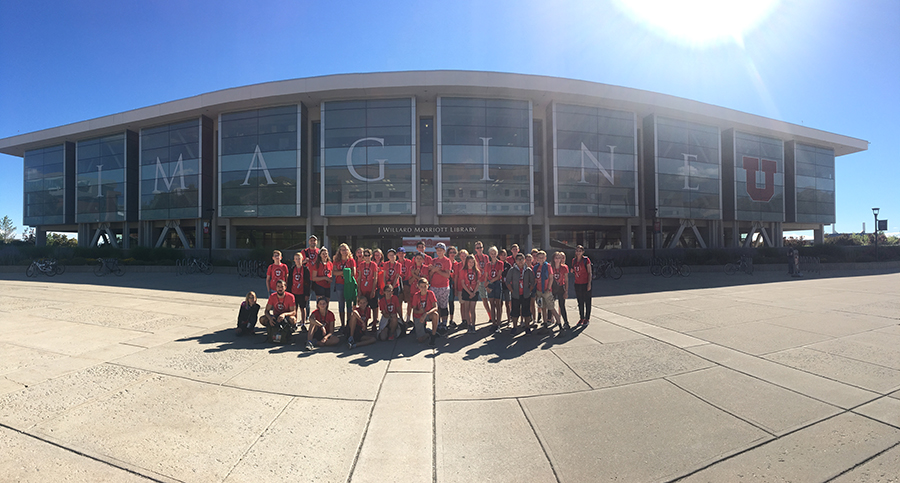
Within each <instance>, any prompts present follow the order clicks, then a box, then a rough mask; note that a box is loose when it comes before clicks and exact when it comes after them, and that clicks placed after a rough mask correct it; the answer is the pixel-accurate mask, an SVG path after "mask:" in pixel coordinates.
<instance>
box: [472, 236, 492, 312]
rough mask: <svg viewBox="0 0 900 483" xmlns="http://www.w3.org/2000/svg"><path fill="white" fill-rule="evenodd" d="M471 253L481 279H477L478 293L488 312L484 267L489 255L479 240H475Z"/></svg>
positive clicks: (489, 310) (488, 304)
mask: <svg viewBox="0 0 900 483" xmlns="http://www.w3.org/2000/svg"><path fill="white" fill-rule="evenodd" d="M472 255H474V256H475V261H476V262H478V270H479V271H480V273H481V280H479V281H478V295H479V296H480V297H481V303H482V304H483V305H484V311H485V312H487V313H488V314H490V313H491V307H490V303H489V302H488V283H487V279H486V278H485V277H486V276H487V271H486V269H485V267H486V266H487V263H488V260H490V258H491V257H489V256H488V254H487V253H484V243H482V242H481V241H476V242H475V253H473V254H472Z"/></svg>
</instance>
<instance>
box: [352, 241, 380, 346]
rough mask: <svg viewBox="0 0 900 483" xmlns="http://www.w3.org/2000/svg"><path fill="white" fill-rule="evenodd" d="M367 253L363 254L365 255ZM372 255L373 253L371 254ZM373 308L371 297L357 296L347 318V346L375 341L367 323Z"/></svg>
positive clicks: (363, 344) (362, 344) (364, 344)
mask: <svg viewBox="0 0 900 483" xmlns="http://www.w3.org/2000/svg"><path fill="white" fill-rule="evenodd" d="M365 256H366V255H365V254H363V257H365ZM369 256H370V257H371V256H372V255H371V253H370V254H369ZM371 316H372V310H371V309H370V308H369V298H368V297H366V296H365V295H362V294H360V295H359V297H357V298H356V307H355V308H354V309H353V311H352V312H350V317H348V320H347V346H348V348H350V349H356V348H357V347H362V346H366V345H369V344H374V343H375V338H374V337H372V336H371V335H368V334H367V333H366V325H367V324H368V322H369V317H371Z"/></svg>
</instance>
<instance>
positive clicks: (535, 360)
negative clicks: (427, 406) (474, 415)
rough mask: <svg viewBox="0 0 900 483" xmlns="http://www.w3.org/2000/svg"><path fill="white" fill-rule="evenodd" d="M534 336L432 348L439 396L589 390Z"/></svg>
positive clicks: (502, 336) (505, 335) (484, 396)
mask: <svg viewBox="0 0 900 483" xmlns="http://www.w3.org/2000/svg"><path fill="white" fill-rule="evenodd" d="M542 344H543V343H542V341H541V339H539V338H537V336H535V335H532V336H523V335H520V336H518V337H515V338H514V337H512V336H511V335H510V334H508V333H502V334H500V335H498V336H488V337H486V338H484V339H481V342H480V343H478V344H476V345H473V346H471V347H468V348H467V349H464V350H460V351H457V352H444V351H443V350H440V349H439V350H438V351H437V357H436V358H435V387H436V391H437V399H438V400H447V399H489V398H502V397H520V396H533V395H538V394H559V393H566V392H573V391H583V390H587V389H590V386H588V385H587V384H586V383H585V382H584V381H582V380H581V378H580V377H578V375H576V374H575V372H573V371H572V370H571V369H570V368H569V367H567V366H566V364H565V363H564V362H563V361H562V360H560V358H559V357H557V356H556V355H555V354H554V352H556V351H560V350H565V349H563V348H555V349H552V350H541V349H539V347H541V345H542Z"/></svg>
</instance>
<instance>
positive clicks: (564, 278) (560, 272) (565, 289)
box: [553, 252, 569, 331]
mask: <svg viewBox="0 0 900 483" xmlns="http://www.w3.org/2000/svg"><path fill="white" fill-rule="evenodd" d="M553 282H554V283H555V284H556V286H557V287H559V290H558V291H557V292H556V295H555V297H556V303H557V305H558V306H559V316H560V317H561V318H562V322H563V325H562V328H561V329H560V331H566V330H569V317H568V315H567V314H566V297H567V296H568V294H569V266H568V265H566V254H565V253H563V252H556V254H555V255H553Z"/></svg>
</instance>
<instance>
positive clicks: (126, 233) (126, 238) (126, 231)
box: [122, 221, 131, 250]
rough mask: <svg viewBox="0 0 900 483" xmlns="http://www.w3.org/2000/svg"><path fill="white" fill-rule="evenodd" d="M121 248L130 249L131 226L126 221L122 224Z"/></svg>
mask: <svg viewBox="0 0 900 483" xmlns="http://www.w3.org/2000/svg"><path fill="white" fill-rule="evenodd" d="M122 248H124V249H126V250H128V249H129V248H131V225H130V224H129V223H128V222H127V221H123V222H122Z"/></svg>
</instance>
